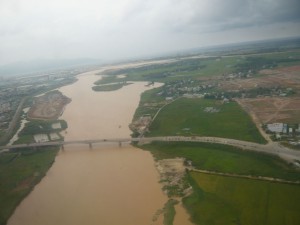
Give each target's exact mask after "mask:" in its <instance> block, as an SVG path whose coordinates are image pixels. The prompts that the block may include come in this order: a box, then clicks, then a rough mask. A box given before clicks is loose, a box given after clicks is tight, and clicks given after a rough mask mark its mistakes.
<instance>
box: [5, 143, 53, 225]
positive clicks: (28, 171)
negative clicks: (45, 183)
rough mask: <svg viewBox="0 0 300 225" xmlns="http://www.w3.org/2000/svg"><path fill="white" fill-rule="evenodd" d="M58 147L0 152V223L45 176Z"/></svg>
mask: <svg viewBox="0 0 300 225" xmlns="http://www.w3.org/2000/svg"><path fill="white" fill-rule="evenodd" d="M57 151H58V149H56V148H47V149H45V148H44V149H41V150H30V149H27V150H22V151H16V152H10V153H3V154H0V181H1V182H0V225H5V224H6V221H7V219H8V218H9V217H10V215H11V214H12V213H13V211H14V209H15V208H16V207H17V205H18V204H19V203H20V202H21V201H22V199H23V198H24V197H25V196H26V195H27V194H28V193H29V192H30V191H31V190H32V188H33V187H34V186H35V185H36V184H37V183H38V182H39V181H40V180H41V179H42V177H44V176H45V174H46V172H47V171H48V169H49V168H50V167H51V165H52V163H53V162H54V159H55V156H56V154H57Z"/></svg>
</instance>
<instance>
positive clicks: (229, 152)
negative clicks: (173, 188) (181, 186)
mask: <svg viewBox="0 0 300 225" xmlns="http://www.w3.org/2000/svg"><path fill="white" fill-rule="evenodd" d="M139 147H141V148H143V149H145V150H148V151H151V153H152V154H153V156H154V157H155V158H156V159H158V160H159V159H168V158H176V157H182V158H185V159H187V160H191V161H192V164H193V166H194V167H195V168H196V169H202V170H211V171H217V172H224V173H234V174H243V175H253V176H266V177H276V178H281V179H286V180H300V171H299V170H296V169H295V168H294V167H293V166H290V165H288V164H286V163H285V162H284V161H282V160H280V159H279V158H277V157H275V156H274V157H273V156H269V155H264V154H260V153H256V152H248V151H242V150H240V149H237V148H235V147H232V146H228V145H220V144H210V143H187V142H170V143H166V142H153V143H151V144H147V145H143V146H139Z"/></svg>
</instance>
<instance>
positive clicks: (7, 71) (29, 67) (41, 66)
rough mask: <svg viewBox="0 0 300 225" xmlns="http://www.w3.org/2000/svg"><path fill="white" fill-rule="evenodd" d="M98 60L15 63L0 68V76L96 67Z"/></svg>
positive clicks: (81, 59) (82, 59) (52, 60)
mask: <svg viewBox="0 0 300 225" xmlns="http://www.w3.org/2000/svg"><path fill="white" fill-rule="evenodd" d="M100 63H101V61H100V60H96V59H89V58H80V59H58V60H57V59H49V60H47V59H43V60H34V61H28V62H17V63H11V64H7V65H3V66H0V76H3V77H7V76H16V75H20V74H26V73H33V72H42V71H47V70H52V69H65V68H70V67H74V66H83V65H96V64H100Z"/></svg>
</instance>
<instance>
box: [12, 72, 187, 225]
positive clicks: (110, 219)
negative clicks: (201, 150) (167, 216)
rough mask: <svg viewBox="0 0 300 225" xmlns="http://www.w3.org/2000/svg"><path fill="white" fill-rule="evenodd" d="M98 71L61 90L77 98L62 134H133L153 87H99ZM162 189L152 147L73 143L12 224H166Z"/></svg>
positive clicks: (68, 137) (70, 106)
mask: <svg viewBox="0 0 300 225" xmlns="http://www.w3.org/2000/svg"><path fill="white" fill-rule="evenodd" d="M96 72H97V71H94V72H88V73H85V74H81V75H79V76H78V81H77V82H76V83H74V84H72V85H68V86H65V87H62V88H60V89H59V90H60V91H61V92H62V93H63V94H64V95H66V96H67V97H69V98H71V99H72V102H71V103H70V104H68V105H67V106H66V108H65V111H64V113H63V115H62V116H61V119H64V120H66V121H67V122H68V129H67V130H66V131H65V132H63V133H62V134H63V135H64V136H65V140H67V141H69V140H78V139H80V140H82V139H99V138H127V137H129V135H130V133H131V132H130V130H129V128H128V124H129V123H130V122H131V120H132V116H133V114H134V111H135V109H136V108H137V106H138V103H139V100H140V94H141V93H142V92H144V91H145V90H147V89H149V88H152V87H146V86H145V83H144V82H137V83H134V84H131V85H128V86H125V87H123V88H122V89H120V90H118V91H112V92H94V91H93V90H92V89H91V87H92V84H93V83H94V82H95V81H96V80H98V79H100V76H95V73H96ZM98 72H99V71H98ZM157 85H159V84H157ZM161 188H162V187H161V185H160V184H159V174H158V172H157V170H156V168H155V165H154V160H153V157H152V156H151V154H150V153H149V152H146V151H142V150H140V149H137V148H134V147H132V146H130V145H123V146H122V147H119V146H118V145H117V144H110V145H109V144H106V145H103V144H99V145H93V148H92V149H89V147H88V145H68V146H66V147H65V149H64V150H63V151H62V150H61V151H60V152H59V154H58V155H57V157H56V159H55V163H54V164H53V166H52V167H51V168H50V170H49V171H48V173H47V175H46V176H45V177H44V178H43V180H42V181H41V182H40V183H39V184H38V185H37V186H36V187H35V188H34V190H33V191H32V192H31V193H30V194H29V195H28V196H27V197H26V198H25V199H24V200H23V201H22V202H21V204H20V205H19V206H18V207H17V209H16V211H15V212H14V214H13V216H12V217H11V218H10V219H9V221H8V224H9V225H20V224H21V225H41V224H43V225H48V224H49V225H53V224H56V225H77V224H78V225H82V224H89V225H94V224H95V225H96V224H97V225H99V224H101V225H118V224H121V225H133V224H141V225H146V224H162V219H163V218H162V216H160V217H159V219H158V220H157V221H153V217H154V215H155V213H156V212H157V210H159V209H161V208H162V207H163V205H164V204H165V202H166V201H167V196H165V195H164V194H163V192H162V190H161ZM181 211H182V210H180V209H179V212H181ZM183 214H184V213H183ZM180 218H184V219H186V218H187V217H186V216H182V215H181V216H178V219H180ZM177 224H179V222H178V221H177ZM181 224H184V223H181ZM186 224H189V223H186Z"/></svg>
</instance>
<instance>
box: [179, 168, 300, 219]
mask: <svg viewBox="0 0 300 225" xmlns="http://www.w3.org/2000/svg"><path fill="white" fill-rule="evenodd" d="M189 179H190V183H191V184H192V186H193V194H192V195H190V196H188V197H186V198H185V199H184V200H183V203H184V206H185V207H186V208H187V210H188V211H189V213H190V215H191V218H192V221H193V222H194V223H195V224H201V225H211V224H215V225H219V224H220V225H221V224H222V225H226V224H245V225H248V224H249V225H250V224H264V225H277V224H278V225H282V224H285V225H294V224H299V222H300V214H299V210H300V189H299V186H298V185H290V184H279V183H272V182H268V181H255V180H249V179H241V178H233V177H224V176H219V175H211V174H203V173H197V172H189Z"/></svg>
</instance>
